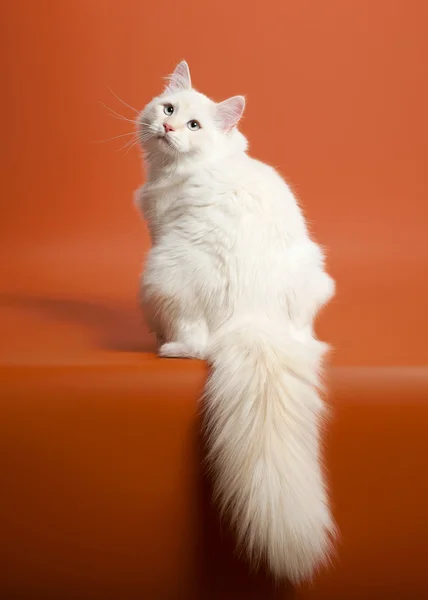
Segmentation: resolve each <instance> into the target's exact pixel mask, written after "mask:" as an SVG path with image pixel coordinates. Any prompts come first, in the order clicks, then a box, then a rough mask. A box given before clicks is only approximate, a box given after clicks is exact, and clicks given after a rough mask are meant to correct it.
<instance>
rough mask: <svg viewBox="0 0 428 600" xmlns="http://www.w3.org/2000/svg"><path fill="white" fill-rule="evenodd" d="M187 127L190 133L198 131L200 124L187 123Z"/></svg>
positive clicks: (195, 122) (194, 122)
mask: <svg viewBox="0 0 428 600" xmlns="http://www.w3.org/2000/svg"><path fill="white" fill-rule="evenodd" d="M187 127H188V128H189V129H190V131H198V129H200V128H201V126H200V124H199V123H198V121H195V120H193V121H189V122H188V123H187Z"/></svg>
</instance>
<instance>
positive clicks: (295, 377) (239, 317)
mask: <svg viewBox="0 0 428 600" xmlns="http://www.w3.org/2000/svg"><path fill="white" fill-rule="evenodd" d="M244 106H245V100H244V98H243V97H242V96H235V97H233V98H230V99H228V100H225V101H224V102H221V103H219V104H217V103H215V102H213V101H212V100H210V99H209V98H207V97H206V96H204V95H203V94H201V93H199V92H197V91H196V90H195V89H193V88H192V85H191V80H190V73H189V68H188V66H187V63H186V62H181V63H180V64H179V65H178V66H177V67H176V69H175V71H174V73H173V74H172V75H171V76H170V78H169V84H168V85H167V87H166V89H165V90H164V91H163V93H162V94H161V95H160V96H158V97H156V98H154V100H152V101H151V102H150V104H148V105H147V106H146V108H145V109H144V110H143V111H142V113H141V115H140V117H139V120H138V130H139V137H140V141H141V145H142V147H143V150H144V153H145V159H146V167H147V182H146V183H145V185H144V186H143V187H142V188H141V190H139V192H138V203H139V206H140V208H141V210H142V212H143V215H144V217H145V219H146V220H147V223H148V226H149V229H150V234H151V238H152V244H153V247H152V249H151V250H150V253H149V255H148V259H147V263H146V267H145V271H144V274H143V278H142V298H143V305H144V309H145V312H146V316H147V319H148V322H149V324H150V325H151V327H152V329H153V331H154V332H156V334H157V337H158V340H159V354H160V356H164V357H187V358H199V359H206V360H207V361H208V362H209V364H210V365H211V375H210V377H209V380H208V383H207V387H206V392H205V400H204V410H205V417H206V422H207V440H208V459H209V461H210V465H211V467H212V473H213V476H214V488H215V498H216V501H217V503H218V506H219V507H220V509H221V510H222V512H223V513H226V514H227V515H228V517H229V518H230V520H231V521H232V523H233V525H234V527H235V529H236V532H237V536H238V540H239V543H240V545H241V547H243V548H244V549H245V551H246V553H247V555H248V556H249V558H250V560H251V562H252V564H253V565H257V564H259V562H260V561H264V562H266V563H267V565H268V567H269V569H270V570H271V572H272V573H273V574H274V576H276V577H279V578H283V577H288V578H289V579H291V580H292V581H294V582H299V581H301V580H303V579H306V578H309V577H310V576H311V575H312V574H313V572H314V570H315V569H316V568H317V567H318V566H319V565H320V564H321V563H322V562H324V561H325V560H326V559H327V558H328V555H329V550H330V541H331V538H332V535H333V534H334V529H335V528H334V523H333V520H332V517H331V513H330V509H329V501H328V495H327V491H326V485H325V482H324V479H323V472H322V465H321V456H320V425H321V419H322V415H323V409H324V405H323V402H322V400H321V398H320V396H319V394H318V391H317V389H318V387H319V375H320V368H321V360H322V357H323V354H324V353H325V350H326V345H325V344H323V343H322V342H320V341H318V340H317V339H316V337H315V336H314V332H313V320H314V318H315V316H316V313H317V311H318V310H319V308H320V307H321V306H322V305H323V304H325V303H326V302H327V301H328V300H329V299H330V298H331V297H332V295H333V293H334V283H333V280H332V279H331V278H330V277H329V276H328V275H327V274H326V272H325V270H324V257H323V253H322V251H321V249H320V248H319V246H318V245H316V244H315V243H314V242H313V241H312V240H311V238H310V236H309V233H308V230H307V227H306V224H305V221H304V218H303V216H302V213H301V211H300V209H299V206H298V204H297V202H296V199H295V198H294V196H293V194H292V192H291V191H290V189H289V187H288V186H287V184H286V183H285V182H284V180H283V179H282V178H281V177H280V175H278V173H277V172H276V171H275V170H274V169H273V168H272V167H270V166H267V165H265V164H263V163H261V162H259V161H258V160H255V159H253V158H251V157H250V156H249V155H248V154H247V141H246V139H245V137H244V136H243V135H242V134H241V133H240V132H239V131H238V129H237V123H238V121H239V119H240V117H241V116H242V113H243V111H244Z"/></svg>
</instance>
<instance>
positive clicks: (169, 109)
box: [163, 104, 174, 116]
mask: <svg viewBox="0 0 428 600" xmlns="http://www.w3.org/2000/svg"><path fill="white" fill-rule="evenodd" d="M163 112H164V113H165V114H166V115H168V116H171V115H172V114H173V112H174V107H173V105H172V104H165V106H164V107H163Z"/></svg>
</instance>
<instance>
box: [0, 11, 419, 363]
mask: <svg viewBox="0 0 428 600" xmlns="http://www.w3.org/2000/svg"><path fill="white" fill-rule="evenodd" d="M3 13H4V14H3V18H2V28H3V30H4V31H3V32H2V36H1V43H2V45H3V46H4V47H3V49H2V56H3V69H2V78H3V86H2V90H3V91H2V98H1V102H2V110H1V114H2V132H3V135H2V144H1V152H2V158H1V164H2V171H3V176H2V198H1V204H2V218H1V220H0V240H1V257H2V258H1V268H0V286H1V287H0V291H2V292H5V293H7V294H8V301H4V303H3V304H4V306H3V311H4V314H6V311H7V319H5V320H4V322H3V323H2V338H3V344H2V347H3V348H2V351H1V356H0V360H1V361H2V362H3V363H6V364H8V363H10V362H12V363H14V362H27V361H30V362H33V361H34V360H37V361H41V362H44V361H47V362H49V363H51V362H56V361H60V362H63V361H65V362H69V361H71V362H73V361H76V360H82V357H83V356H84V357H85V360H88V361H96V362H97V361H98V360H103V361H105V360H114V361H122V360H125V358H124V357H123V353H117V354H116V356H115V357H114V358H113V357H112V356H111V352H114V351H115V350H120V351H122V350H132V349H136V348H138V347H139V344H140V340H141V338H142V337H144V332H143V330H142V329H141V328H140V329H138V328H139V327H141V326H140V322H139V316H138V313H137V309H136V300H135V297H136V292H137V288H138V276H139V272H140V266H141V260H142V256H143V251H144V250H145V249H146V248H147V244H148V238H147V235H146V233H145V229H144V227H143V225H142V224H141V222H140V220H139V217H138V215H137V213H136V211H135V209H134V207H133V204H132V194H133V191H134V190H135V188H136V187H137V186H138V185H139V184H140V183H141V181H142V171H141V168H140V161H139V157H138V153H137V151H136V150H135V149H133V150H132V151H131V152H129V153H128V154H126V152H125V151H123V152H118V149H119V148H120V147H121V146H122V145H123V143H125V142H126V141H127V138H126V137H125V138H120V139H117V140H113V141H111V142H108V143H102V144H98V143H95V142H97V141H99V140H104V139H107V138H109V137H112V136H115V135H119V134H121V133H124V132H127V131H131V129H132V125H131V124H130V123H127V122H126V121H121V120H118V119H115V118H112V117H111V115H110V114H109V113H108V111H107V110H106V109H105V108H104V107H103V106H102V105H101V104H100V102H104V103H106V104H108V105H109V106H111V107H112V108H113V109H114V110H116V111H118V112H120V113H122V114H124V115H126V116H127V117H130V118H132V116H133V113H132V111H131V110H129V109H127V108H126V107H124V106H123V105H121V104H120V102H119V101H118V100H117V99H116V98H115V97H114V96H113V95H112V94H111V93H110V91H109V87H111V89H112V90H113V91H114V92H116V93H117V94H118V95H119V96H121V97H122V98H124V100H126V101H127V102H128V103H129V104H131V105H133V106H135V107H137V108H140V107H142V106H143V105H144V104H145V103H146V102H147V101H148V100H149V99H150V98H151V97H152V96H153V95H154V94H156V93H158V92H159V90H160V87H161V78H162V77H163V76H164V75H166V74H167V73H168V72H170V71H171V70H172V68H173V67H174V65H175V63H176V62H177V61H179V60H180V59H181V58H186V59H187V60H188V62H189V64H190V66H191V70H192V75H193V80H194V82H195V85H196V86H197V87H198V88H199V89H201V90H202V91H204V92H205V93H207V94H208V95H210V96H212V97H213V98H215V99H224V98H225V97H227V96H229V95H232V94H237V93H244V94H246V95H247V99H248V105H247V111H246V115H245V120H244V122H243V124H242V128H243V130H244V132H245V133H246V134H247V135H248V137H249V140H250V144H251V151H252V153H253V154H254V155H255V156H257V157H259V158H261V159H263V160H265V161H266V162H269V163H271V164H273V165H276V166H278V168H279V169H280V170H281V172H282V173H284V175H285V176H286V177H287V178H288V180H289V182H290V183H291V184H292V185H293V187H294V188H295V190H296V191H297V193H298V195H299V197H300V198H301V201H302V204H303V206H304V209H305V211H306V213H307V215H308V218H309V220H310V222H311V223H312V228H313V231H314V233H315V236H316V238H317V240H319V241H320V242H321V243H322V244H323V245H325V246H326V248H327V251H328V256H329V268H330V271H331V272H332V274H333V275H334V276H335V278H336V279H337V282H338V294H337V298H336V299H335V301H334V302H333V303H332V305H331V306H330V307H329V308H328V309H326V311H325V314H324V315H323V317H322V318H321V320H320V333H321V334H322V337H324V338H326V339H328V340H329V341H331V342H332V344H333V346H334V348H335V353H334V357H333V360H334V361H335V363H336V364H340V365H350V364H363V365H421V364H426V362H427V360H428V344H427V343H426V340H427V338H428V319H427V318H426V306H427V299H428V287H427V286H428V284H427V281H428V277H427V276H426V272H427V270H426V265H427V259H428V244H427V241H426V237H427V213H428V209H427V205H428V202H427V200H428V178H427V175H426V165H427V158H428V156H427V139H428V111H427V108H426V107H427V106H428V78H427V66H426V65H427V63H428V36H427V35H426V24H427V20H428V5H427V4H426V3H425V2H424V1H422V0H421V1H415V0H413V1H412V0H410V1H408V0H400V1H397V2H389V1H387V0H385V1H379V0H377V1H372V0H370V1H369V0H358V1H357V0H355V1H348V2H343V0H324V1H323V2H301V1H279V0H275V1H274V0H268V1H267V2H265V3H263V6H262V7H258V8H255V7H253V8H251V6H250V5H249V4H248V3H247V2H242V1H241V0H240V1H237V2H230V1H225V0H220V1H219V2H217V3H216V4H215V6H214V5H210V6H208V5H204V4H203V3H201V2H196V1H195V0H184V1H183V2H177V3H172V2H171V3H165V2H158V3H155V2H142V1H141V0H126V1H123V2H122V1H121V2H119V1H111V0H110V1H107V0H90V1H83V0H61V2H56V1H53V0H52V1H47V0H40V1H38V2H34V1H33V0H28V1H25V0H17V1H14V2H7V3H4V7H3ZM103 311H104V313H105V314H104V313H103ZM24 332H25V333H24ZM105 336H107V337H108V338H109V339H110V338H112V340H111V343H103V341H101V343H100V337H101V338H103V337H105ZM40 337H41V338H42V340H40ZM116 338H118V339H116ZM143 346H144V344H143ZM107 351H108V352H107ZM101 354H102V355H103V356H102V358H101ZM107 354H108V356H107ZM126 360H134V358H133V357H131V356H128V357H126Z"/></svg>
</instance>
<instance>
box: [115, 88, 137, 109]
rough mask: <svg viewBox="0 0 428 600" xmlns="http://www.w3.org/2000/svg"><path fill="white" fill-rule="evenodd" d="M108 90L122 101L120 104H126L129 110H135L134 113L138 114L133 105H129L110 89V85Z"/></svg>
mask: <svg viewBox="0 0 428 600" xmlns="http://www.w3.org/2000/svg"><path fill="white" fill-rule="evenodd" d="M109 90H110V92H111V93H112V94H113V96H115V98H117V99H118V100H119V102H122V104H124V105H125V106H127V107H128V108H130V109H131V110H133V111H134V112H135V114H137V115H138V114H139V111H138V110H137V109H136V108H134V107H133V106H131V105H130V104H128V103H127V102H125V100H122V98H120V97H119V96H118V95H117V94H116V92H113V90H112V89H111V87H109Z"/></svg>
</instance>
